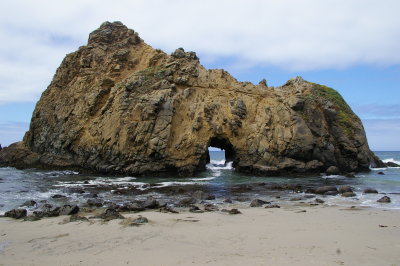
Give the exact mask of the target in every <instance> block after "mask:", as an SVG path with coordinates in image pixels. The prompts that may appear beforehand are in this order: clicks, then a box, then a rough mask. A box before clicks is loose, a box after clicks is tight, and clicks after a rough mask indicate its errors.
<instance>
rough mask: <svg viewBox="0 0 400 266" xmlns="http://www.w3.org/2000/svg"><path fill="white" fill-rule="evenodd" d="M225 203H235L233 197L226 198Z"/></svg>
mask: <svg viewBox="0 0 400 266" xmlns="http://www.w3.org/2000/svg"><path fill="white" fill-rule="evenodd" d="M224 203H233V201H232V200H231V199H225V200H224Z"/></svg>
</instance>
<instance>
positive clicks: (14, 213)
mask: <svg viewBox="0 0 400 266" xmlns="http://www.w3.org/2000/svg"><path fill="white" fill-rule="evenodd" d="M27 213H28V212H27V211H26V209H12V210H9V211H7V212H6V213H5V214H4V216H5V217H10V218H14V219H21V218H24V217H25V216H26V214H27Z"/></svg>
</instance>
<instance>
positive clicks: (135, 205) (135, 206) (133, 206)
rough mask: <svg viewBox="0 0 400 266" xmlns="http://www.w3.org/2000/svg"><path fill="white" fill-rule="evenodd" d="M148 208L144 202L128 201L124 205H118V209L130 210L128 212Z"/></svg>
mask: <svg viewBox="0 0 400 266" xmlns="http://www.w3.org/2000/svg"><path fill="white" fill-rule="evenodd" d="M145 209H146V208H145V207H144V206H143V202H128V203H125V204H124V205H122V206H119V207H118V211H128V212H141V211H144V210H145Z"/></svg>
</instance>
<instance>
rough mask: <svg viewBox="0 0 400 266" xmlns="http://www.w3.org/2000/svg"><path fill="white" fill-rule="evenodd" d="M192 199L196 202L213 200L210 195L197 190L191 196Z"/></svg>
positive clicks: (212, 196) (213, 197)
mask: <svg viewBox="0 0 400 266" xmlns="http://www.w3.org/2000/svg"><path fill="white" fill-rule="evenodd" d="M192 197H193V198H195V199H196V200H214V199H215V196H214V195H210V194H209V193H207V192H204V191H201V190H197V191H195V192H194V193H193V194H192Z"/></svg>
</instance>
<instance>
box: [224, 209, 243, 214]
mask: <svg viewBox="0 0 400 266" xmlns="http://www.w3.org/2000/svg"><path fill="white" fill-rule="evenodd" d="M221 212H226V213H229V214H241V212H240V211H239V210H238V209H230V210H227V209H222V210H221Z"/></svg>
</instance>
